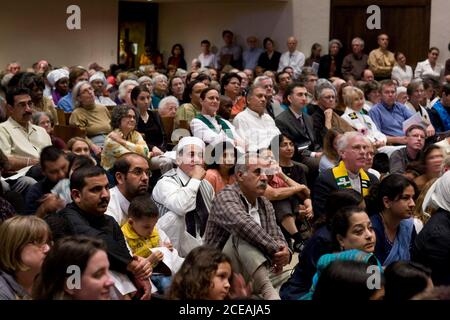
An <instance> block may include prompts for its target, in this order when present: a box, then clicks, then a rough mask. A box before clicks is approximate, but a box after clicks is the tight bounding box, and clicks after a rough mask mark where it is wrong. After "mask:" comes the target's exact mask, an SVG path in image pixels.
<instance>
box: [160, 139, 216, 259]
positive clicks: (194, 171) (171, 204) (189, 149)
mask: <svg viewBox="0 0 450 320" xmlns="http://www.w3.org/2000/svg"><path fill="white" fill-rule="evenodd" d="M176 150H177V151H176V162H177V165H178V168H176V169H172V170H170V171H168V172H166V173H165V174H164V175H163V176H162V177H161V179H159V181H158V183H157V184H156V186H155V188H154V189H153V192H152V198H153V200H154V201H155V203H156V205H157V207H158V210H159V214H160V219H159V220H158V223H157V227H158V228H159V229H161V230H163V231H164V232H165V233H166V234H167V236H168V237H169V238H170V239H171V240H172V243H173V246H174V248H175V249H177V250H178V252H179V253H180V256H182V257H185V256H186V255H187V254H188V253H189V252H190V251H191V250H192V249H194V248H195V247H197V246H200V245H202V243H203V240H202V237H203V234H204V232H205V228H206V222H207V220H208V215H209V211H210V208H211V205H212V200H213V198H214V189H213V187H212V186H211V184H210V183H209V182H208V181H207V180H205V179H204V178H205V175H206V171H205V169H204V167H203V166H204V160H203V159H204V152H205V143H204V142H203V141H202V140H201V139H199V138H196V137H184V138H182V139H181V140H180V142H179V143H178V145H177V148H176Z"/></svg>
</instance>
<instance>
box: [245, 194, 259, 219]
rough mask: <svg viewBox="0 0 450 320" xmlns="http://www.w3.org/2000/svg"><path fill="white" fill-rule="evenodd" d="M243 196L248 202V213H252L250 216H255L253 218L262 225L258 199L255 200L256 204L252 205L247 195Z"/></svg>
mask: <svg viewBox="0 0 450 320" xmlns="http://www.w3.org/2000/svg"><path fill="white" fill-rule="evenodd" d="M243 198H244V200H245V202H246V203H247V208H248V214H249V215H250V217H252V218H253V220H255V221H256V223H257V224H258V225H259V226H261V217H260V216H259V205H258V201H255V205H252V204H251V203H250V202H248V200H247V198H246V197H245V196H244V197H243Z"/></svg>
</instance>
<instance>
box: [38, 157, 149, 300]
mask: <svg viewBox="0 0 450 320" xmlns="http://www.w3.org/2000/svg"><path fill="white" fill-rule="evenodd" d="M70 190H71V197H72V200H73V202H72V203H70V204H68V205H67V206H66V207H65V208H64V209H62V210H61V211H59V212H58V213H56V214H51V215H47V216H46V217H45V220H46V221H47V223H48V224H49V226H50V229H51V230H52V235H53V240H55V241H56V240H58V239H59V238H62V237H64V236H68V235H85V236H88V237H93V238H97V239H101V240H103V241H104V242H105V244H106V247H107V250H106V251H107V254H108V260H109V262H110V265H111V270H112V271H115V272H116V273H113V278H114V282H115V287H116V289H117V290H118V292H120V294H122V295H126V294H129V293H131V292H134V291H135V290H134V289H135V288H133V286H132V285H131V283H130V282H129V280H128V279H127V278H126V277H124V276H125V275H127V276H129V277H130V279H132V280H133V282H134V284H136V285H137V286H138V287H139V288H141V289H142V290H143V294H142V296H141V299H148V298H149V297H150V281H149V277H150V275H151V273H152V266H151V262H150V261H149V260H148V259H145V258H142V257H139V256H132V255H131V254H130V252H129V250H128V248H127V245H126V242H125V238H124V236H123V233H122V230H121V229H120V226H119V225H118V224H117V222H116V221H115V220H114V218H112V217H110V216H109V215H106V214H105V212H106V210H107V208H108V203H109V199H110V194H109V182H108V178H107V176H106V171H105V170H104V169H103V168H101V167H98V166H94V165H92V166H84V167H81V168H78V169H76V170H75V171H74V172H73V173H72V175H71V177H70ZM120 275H121V276H120ZM124 284H126V285H128V286H127V287H124ZM130 285H131V288H130V287H129V286H130Z"/></svg>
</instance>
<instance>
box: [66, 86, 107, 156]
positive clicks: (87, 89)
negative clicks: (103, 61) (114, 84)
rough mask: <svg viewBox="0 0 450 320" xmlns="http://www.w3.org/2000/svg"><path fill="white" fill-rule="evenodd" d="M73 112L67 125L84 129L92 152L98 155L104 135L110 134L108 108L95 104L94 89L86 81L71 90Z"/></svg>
mask: <svg viewBox="0 0 450 320" xmlns="http://www.w3.org/2000/svg"><path fill="white" fill-rule="evenodd" d="M72 103H73V106H74V110H73V112H72V115H71V116H70V119H69V124H70V125H73V126H77V127H79V128H82V129H86V135H87V137H88V138H89V139H90V141H91V142H92V145H91V147H92V150H93V151H94V153H95V154H96V155H99V154H100V152H101V149H102V148H103V144H104V142H105V138H106V135H107V134H108V133H110V132H111V126H110V124H109V122H110V120H111V115H110V113H109V110H108V108H106V107H105V106H104V105H102V104H95V95H94V89H93V88H92V86H91V84H90V83H89V82H87V81H81V82H79V83H77V84H76V85H75V87H74V88H73V90H72Z"/></svg>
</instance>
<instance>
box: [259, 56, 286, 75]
mask: <svg viewBox="0 0 450 320" xmlns="http://www.w3.org/2000/svg"><path fill="white" fill-rule="evenodd" d="M280 58H281V52H278V51H274V52H273V55H272V58H271V59H269V56H268V55H267V52H266V51H264V52H263V53H261V55H260V56H259V58H258V66H260V67H262V68H263V69H264V70H271V71H275V72H276V71H277V70H278V64H279V63H280Z"/></svg>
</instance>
